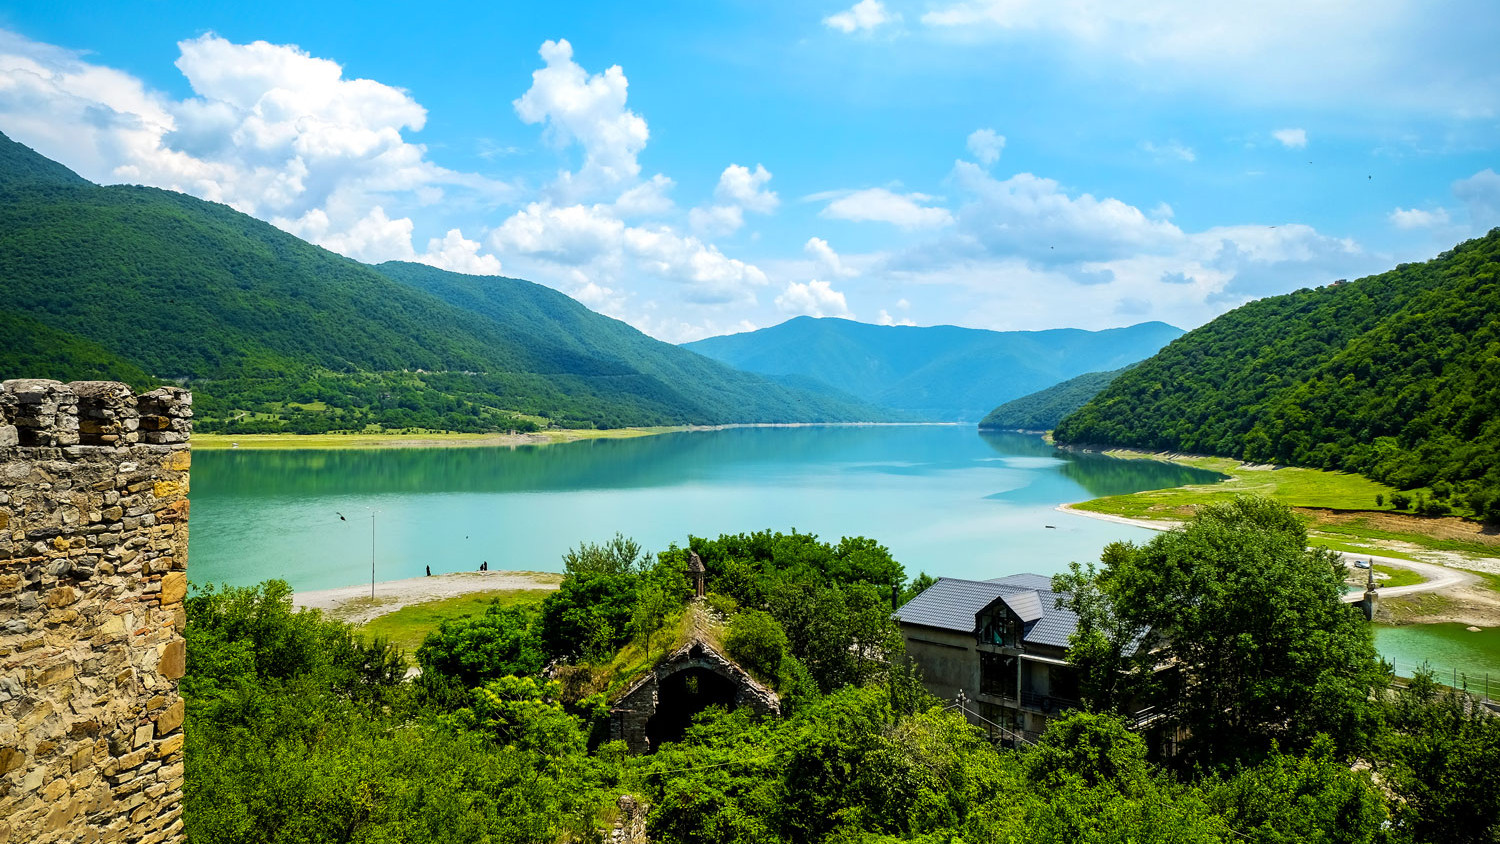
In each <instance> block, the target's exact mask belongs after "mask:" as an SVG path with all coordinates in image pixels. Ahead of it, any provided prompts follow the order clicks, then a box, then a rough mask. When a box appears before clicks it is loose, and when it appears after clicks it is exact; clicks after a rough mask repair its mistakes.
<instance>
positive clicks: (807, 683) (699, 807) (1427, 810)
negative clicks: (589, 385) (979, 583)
mask: <svg viewBox="0 0 1500 844" xmlns="http://www.w3.org/2000/svg"><path fill="white" fill-rule="evenodd" d="M1302 538H1305V537H1304V536H1303V535H1302V534H1301V527H1300V525H1299V524H1298V523H1297V522H1296V520H1295V519H1294V518H1292V517H1291V515H1290V514H1289V513H1288V512H1286V510H1285V508H1280V507H1279V506H1278V505H1274V504H1271V503H1269V502H1261V501H1254V500H1248V501H1244V502H1236V503H1235V504H1233V505H1226V506H1221V507H1218V508H1210V509H1209V510H1208V511H1207V512H1206V513H1205V514H1204V515H1203V516H1201V517H1200V518H1198V519H1196V520H1195V521H1194V522H1193V523H1192V524H1191V525H1189V526H1188V527H1187V528H1186V529H1184V530H1182V531H1179V532H1174V533H1170V534H1164V535H1163V536H1161V537H1158V538H1157V539H1154V540H1153V541H1152V542H1149V543H1146V544H1145V545H1142V546H1134V545H1128V544H1127V545H1116V546H1112V547H1111V548H1110V549H1109V550H1108V551H1107V552H1106V553H1105V555H1104V558H1105V559H1104V563H1103V566H1102V568H1099V567H1096V568H1095V569H1094V570H1093V571H1090V570H1089V569H1088V568H1087V567H1084V568H1079V569H1077V570H1075V571H1073V572H1071V573H1070V574H1069V575H1067V576H1065V577H1064V578H1063V579H1062V580H1060V582H1059V584H1058V585H1059V586H1069V587H1071V588H1072V590H1073V591H1072V593H1071V594H1072V595H1073V596H1074V597H1073V598H1072V599H1070V600H1071V605H1072V607H1073V609H1074V610H1075V611H1076V612H1078V613H1079V615H1080V618H1081V624H1080V632H1079V634H1078V636H1077V637H1076V639H1075V641H1074V647H1073V650H1072V652H1071V658H1072V659H1073V660H1074V661H1075V663H1077V664H1079V665H1080V666H1081V667H1082V669H1083V674H1084V677H1085V683H1084V690H1085V693H1086V694H1085V696H1086V698H1087V707H1086V709H1084V710H1080V711H1076V712H1071V713H1068V714H1066V715H1063V716H1061V717H1058V718H1056V719H1054V720H1053V721H1052V723H1051V724H1050V726H1049V728H1048V730H1047V732H1046V733H1045V734H1044V735H1043V736H1042V738H1041V740H1040V741H1039V742H1038V743H1037V744H1035V745H1034V746H1024V747H1018V748H1009V749H1008V748H1003V747H997V746H996V745H994V744H992V743H991V742H990V741H989V740H988V738H987V737H986V736H985V734H984V733H983V732H981V731H980V730H978V729H976V728H975V727H973V726H972V725H971V724H970V723H969V722H968V721H967V720H966V719H965V718H964V716H963V715H962V714H960V713H958V712H956V711H954V708H953V706H952V705H951V704H949V703H948V702H945V701H938V700H935V699H933V698H931V697H930V696H929V695H927V693H926V692H925V691H924V690H923V688H922V686H921V683H920V671H919V669H918V668H916V667H914V666H912V665H911V663H910V662H909V661H908V660H906V659H905V658H904V657H903V655H902V649H901V639H900V635H899V631H898V630H897V629H896V627H895V625H894V623H893V621H892V616H891V611H890V597H891V590H892V589H894V590H896V591H897V595H898V600H904V599H906V598H907V597H909V596H911V595H914V594H915V593H916V592H918V591H920V590H921V589H922V588H925V586H926V584H927V583H929V582H930V579H929V578H927V577H926V576H925V575H924V576H919V577H917V578H907V577H906V575H905V573H904V571H903V568H902V566H901V565H900V564H899V563H898V562H897V561H895V560H894V559H892V558H891V557H890V555H889V553H888V552H887V551H886V550H885V549H884V548H883V547H881V546H880V545H879V544H878V543H875V542H873V541H871V540H868V539H859V538H848V539H844V540H841V541H840V542H837V543H829V542H822V541H820V540H818V539H817V538H816V537H813V536H810V535H807V534H799V533H791V534H784V533H774V532H760V533H752V534H741V535H726V536H721V537H719V538H717V539H713V540H708V539H700V538H690V539H689V541H688V543H687V545H686V546H684V547H676V546H673V547H669V548H668V549H666V550H665V551H662V552H659V553H656V554H649V553H646V552H644V551H643V550H642V549H641V548H640V547H639V546H638V545H637V544H635V543H634V542H632V541H630V540H628V539H626V538H624V537H618V536H617V537H616V538H615V539H614V540H611V541H610V542H606V543H603V544H598V545H594V544H588V543H585V544H583V545H580V546H578V547H577V548H575V549H574V550H573V551H571V552H570V553H569V555H568V556H567V558H566V559H565V560H564V565H565V569H566V573H565V576H564V579H563V582H562V585H561V587H560V588H559V589H558V591H557V592H556V594H554V595H551V596H549V597H548V598H547V599H546V600H545V601H543V602H541V603H540V605H537V606H521V607H506V606H500V605H495V606H493V607H491V608H490V609H489V610H487V611H486V612H484V613H483V614H482V615H478V616H473V617H467V618H460V619H452V620H448V621H446V622H444V623H443V624H442V625H441V627H440V628H439V630H437V631H436V632H434V633H433V634H432V635H431V636H430V637H429V638H428V639H427V641H426V642H425V643H424V644H423V645H422V646H421V648H419V649H418V651H417V653H416V655H415V656H416V660H417V662H418V664H419V665H420V666H421V667H422V669H423V670H422V673H421V675H420V677H419V678H417V679H416V680H414V681H409V682H402V680H401V677H402V675H403V672H404V669H405V663H404V659H403V656H402V655H401V654H399V653H396V652H395V651H393V650H392V649H391V648H390V647H389V646H388V645H387V644H386V643H384V642H380V641H373V642H370V641H365V640H364V639H362V638H361V637H360V636H359V635H358V634H357V632H356V631H354V630H352V629H351V628H349V627H348V626H346V625H344V624H342V623H339V622H336V621H332V620H329V619H327V618H324V617H322V616H321V615H320V614H318V613H317V612H314V611H301V612H294V611H293V610H292V608H291V603H290V595H289V590H288V588H287V587H286V585H285V584H284V583H278V582H274V581H273V582H268V583H266V584H262V585H261V586H259V587H255V588H241V589H222V590H216V589H206V590H203V591H201V592H199V593H197V594H195V595H194V596H193V597H190V598H189V601H188V612H189V621H188V626H187V636H188V642H189V652H188V653H189V657H188V658H189V673H188V676H187V677H186V678H184V681H183V691H184V694H185V696H186V697H187V699H188V701H189V708H188V717H189V720H188V729H187V736H188V742H189V748H188V754H187V759H188V773H187V785H186V789H187V791H186V800H187V805H186V812H185V819H186V824H187V828H188V832H189V834H190V836H191V837H192V838H193V839H194V840H202V841H224V842H240V841H245V842H250V841H255V842H314V841H318V842H323V841H362V842H364V841H368V842H374V841H393V840H400V841H410V842H421V841H433V842H438V841H441V842H465V841H474V842H480V841H517V842H519V841H591V840H598V838H597V836H599V835H600V832H599V830H600V829H601V828H602V827H607V826H608V824H609V822H610V819H611V818H612V817H613V815H612V811H613V810H612V807H613V805H614V803H615V800H616V798H617V797H618V796H619V795H621V794H625V793H629V794H632V795H634V796H635V797H637V798H638V799H640V800H641V801H643V802H645V803H646V804H648V805H649V807H650V808H649V810H648V815H647V827H648V833H649V835H650V836H651V839H652V840H653V841H659V842H825V841H826V842H843V841H854V840H859V841H875V842H886V841H889V842H895V841H922V842H939V841H942V842H957V841H1014V842H1022V841H1039V842H1053V841H1055V842H1078V841H1088V842H1126V841H1133V842H1156V841H1161V842H1167V841H1172V842H1183V841H1188V842H1199V841H1202V842H1210V841H1214V842H1218V841H1245V840H1251V841H1258V842H1282V841H1328V842H1335V841H1337V842H1346V841H1347V842H1478V841H1492V840H1494V839H1495V836H1496V835H1497V834H1500V826H1497V821H1500V780H1497V776H1500V774H1497V773H1496V771H1495V769H1494V766H1493V764H1492V763H1493V759H1494V758H1497V756H1496V754H1500V721H1497V719H1495V718H1494V717H1492V716H1490V715H1488V714H1486V713H1484V712H1482V711H1481V710H1479V709H1478V708H1476V707H1475V705H1474V704H1473V702H1472V700H1471V699H1470V698H1468V697H1467V696H1465V695H1462V694H1459V693H1454V692H1452V691H1449V690H1447V689H1444V688H1442V687H1439V686H1437V685H1436V684H1435V683H1434V682H1433V681H1432V679H1431V677H1418V678H1417V679H1416V680H1414V681H1412V682H1411V683H1409V684H1407V685H1405V686H1404V687H1402V688H1400V689H1398V690H1392V689H1391V688H1390V687H1389V685H1388V684H1389V680H1390V678H1389V673H1388V670H1387V669H1386V668H1385V667H1384V666H1383V665H1382V664H1381V663H1380V662H1379V661H1378V660H1377V659H1376V657H1375V656H1374V652H1373V649H1372V648H1371V646H1370V641H1369V633H1368V630H1367V628H1365V627H1364V626H1363V624H1362V622H1360V621H1358V619H1357V617H1355V616H1354V615H1353V613H1352V611H1351V610H1350V609H1349V608H1348V607H1345V606H1344V605H1343V604H1341V603H1340V602H1339V601H1338V598H1337V595H1336V594H1335V593H1334V592H1333V588H1334V587H1333V585H1334V583H1335V581H1336V579H1337V577H1338V575H1339V571H1338V570H1337V566H1336V564H1335V561H1333V560H1331V559H1328V558H1326V557H1324V556H1323V555H1322V554H1320V553H1317V552H1309V551H1307V550H1306V548H1305V545H1304V544H1302V543H1301V539H1302ZM690 552H691V553H697V554H698V555H699V556H700V558H701V559H702V561H703V563H704V566H705V568H706V569H707V570H708V573H709V574H708V577H709V584H710V587H711V589H712V592H711V594H710V596H709V599H708V601H707V602H706V605H698V604H695V603H693V602H691V601H690V599H689V595H690V587H689V585H688V581H687V578H686V577H685V576H684V574H685V571H686V562H687V560H686V557H687V555H688V553H690ZM692 613H700V614H701V613H706V614H707V615H708V616H709V617H712V618H715V619H717V621H716V622H715V630H716V631H717V632H713V633H712V634H711V635H713V636H716V637H718V639H717V641H718V643H719V644H721V645H722V646H723V647H724V648H725V649H726V650H727V651H728V652H729V653H730V654H731V655H732V656H733V657H734V658H735V659H736V660H737V661H739V662H740V663H741V664H742V665H743V666H745V667H746V668H747V670H750V671H751V672H752V673H753V674H755V675H756V676H757V677H758V678H759V679H761V680H763V681H764V682H766V683H767V684H768V685H770V686H771V687H772V688H774V689H776V690H777V691H778V693H779V694H780V696H781V697H782V700H783V703H784V713H785V717H783V718H769V719H755V718H752V717H750V716H749V715H748V714H747V713H746V712H745V711H743V710H733V711H726V710H723V709H722V708H717V707H714V708H709V709H707V710H705V711H704V712H702V713H700V714H699V715H698V716H697V717H696V719H695V720H694V722H693V724H692V726H691V727H689V728H688V729H687V731H686V733H685V735H683V737H682V739H681V740H680V741H675V742H668V743H665V744H663V745H662V746H660V747H658V748H657V749H656V752H654V753H651V754H646V755H630V754H628V753H626V752H625V748H624V746H623V745H622V744H620V743H618V742H611V741H609V740H608V731H607V729H605V727H604V725H605V724H606V723H607V715H608V702H609V696H610V694H611V693H613V692H614V691H617V690H618V689H620V688H622V687H623V686H624V685H625V684H626V683H628V682H629V681H630V679H631V678H632V677H634V676H639V673H640V672H641V671H644V670H647V669H648V668H649V666H650V665H651V664H652V663H653V661H654V660H655V659H658V658H660V655H661V654H663V653H665V652H666V651H667V649H669V648H670V647H672V646H674V644H676V643H678V642H679V641H680V640H681V637H682V636H683V635H684V628H683V626H682V625H683V624H684V619H685V618H689V617H690V614H692ZM1168 628H1170V629H1171V630H1174V631H1176V635H1174V636H1172V637H1161V638H1152V637H1153V636H1155V635H1156V631H1161V630H1164V629H1168ZM700 632H701V631H700ZM1147 655H1150V658H1149V659H1148V657H1147ZM1163 661H1170V662H1172V663H1173V664H1176V665H1179V666H1184V667H1188V668H1191V671H1184V672H1181V673H1178V674H1176V675H1172V674H1170V673H1168V674H1163V673H1162V672H1159V671H1155V670H1151V668H1150V667H1151V666H1155V665H1158V664H1160V663H1161V662H1163ZM1153 684H1155V685H1156V686H1159V687H1160V688H1156V689H1153V688H1151V687H1152V686H1153ZM1153 693H1154V694H1157V695H1159V696H1158V697H1157V699H1158V700H1161V701H1175V702H1176V703H1174V704H1173V705H1171V706H1167V707H1164V709H1163V718H1164V719H1166V720H1165V721H1163V722H1161V723H1162V724H1163V725H1166V724H1170V725H1171V729H1167V728H1166V727H1165V726H1159V727H1157V728H1155V729H1146V730H1134V729H1131V728H1129V722H1128V721H1127V719H1126V717H1125V716H1124V715H1122V714H1121V710H1122V709H1128V707H1127V706H1126V701H1129V700H1133V699H1137V698H1139V696H1141V695H1144V694H1153ZM1131 711H1133V710H1131Z"/></svg>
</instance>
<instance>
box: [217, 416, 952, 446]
mask: <svg viewBox="0 0 1500 844" xmlns="http://www.w3.org/2000/svg"><path fill="white" fill-rule="evenodd" d="M970 424H972V423H966V422H734V423H729V424H725V425H667V426H661V427H645V428H556V429H552V430H547V431H533V432H527V433H516V434H494V433H491V434H459V433H449V432H430V433H423V434H387V433H380V434H194V435H193V439H192V445H193V448H194V449H201V450H203V451H233V450H245V449H249V450H255V451H300V450H325V449H326V450H339V449H348V450H358V449H387V448H518V447H520V446H542V445H561V444H564V443H572V442H581V441H583V440H624V439H635V438H637V437H651V436H655V435H657V434H676V433H685V432H691V431H728V430H732V429H735V428H875V427H917V426H940V427H943V426H946V427H962V426H964V425H970Z"/></svg>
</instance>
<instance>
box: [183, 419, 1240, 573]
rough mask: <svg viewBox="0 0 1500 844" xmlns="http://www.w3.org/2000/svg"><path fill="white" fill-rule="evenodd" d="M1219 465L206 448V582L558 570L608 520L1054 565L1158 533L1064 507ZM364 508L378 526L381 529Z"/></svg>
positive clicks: (1025, 457) (859, 445)
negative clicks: (855, 540)
mask: <svg viewBox="0 0 1500 844" xmlns="http://www.w3.org/2000/svg"><path fill="white" fill-rule="evenodd" d="M1216 477H1218V476H1217V475H1215V474H1213V473H1209V472H1204V471H1201V470H1196V469H1191V468H1186V467H1182V466H1174V465H1171V464H1167V463H1161V462H1156V461H1149V460H1118V459H1114V458H1110V457H1105V456H1102V455H1097V454H1076V453H1071V452H1067V451H1061V450H1058V449H1056V448H1053V447H1052V446H1049V445H1047V444H1046V443H1045V442H1043V441H1042V440H1041V438H1039V437H1036V436H1027V435H1021V434H1002V433H993V434H992V433H983V434H981V433H979V432H978V431H976V429H974V428H973V427H960V426H848V427H844V426H828V427H791V428H734V429H728V430H721V431H694V432H684V433H676V434H663V435H659V436H652V437H641V438H637V439H625V440H586V441H582V442H577V443H571V444H567V445H553V446H541V447H523V448H515V449H510V448H435V449H382V450H362V451H347V450H338V451H295V450H289V451H251V450H243V451H234V450H230V451H201V452H197V453H195V454H194V455H193V516H192V534H191V536H192V540H191V541H192V545H191V550H190V553H191V559H192V565H191V566H190V567H189V573H190V575H191V577H192V579H193V581H194V582H195V583H199V584H202V583H230V584H239V585H243V584H251V583H256V582H259V581H261V580H264V579H266V578H271V577H278V578H283V579H285V580H287V581H289V582H290V583H291V584H292V586H293V587H294V588H295V589H299V590H303V589H322V588H328V587H335V586H345V585H350V584H356V583H361V582H366V583H368V582H369V580H370V558H371V551H372V546H373V551H374V556H375V576H376V578H377V579H379V580H394V579H398V578H406V577H416V576H420V575H421V574H423V573H424V571H425V570H426V568H427V567H429V566H430V567H431V569H432V571H433V573H434V574H437V573H443V572H450V571H465V570H467V571H473V570H475V569H477V568H479V566H480V564H481V563H483V562H486V561H487V562H488V563H489V567H490V569H492V570H496V569H513V570H514V569H525V570H538V571H558V570H560V568H561V562H560V560H561V556H562V554H563V552H565V551H566V550H567V549H568V548H570V547H573V546H575V545H576V544H577V543H579V542H580V541H592V542H598V541H603V540H605V539H608V538H609V537H611V536H613V535H614V534H615V532H617V531H618V532H620V533H623V534H625V535H627V536H631V537H634V538H635V539H636V540H637V541H639V542H641V543H642V544H643V545H644V546H645V547H646V548H648V549H658V550H659V549H662V548H665V547H667V545H668V544H669V543H672V542H676V543H678V544H685V543H686V541H687V538H688V536H689V534H692V535H695V536H717V535H719V534H721V533H731V532H732V533H738V532H744V531H757V530H765V529H772V530H781V531H790V530H793V529H795V530H798V531H801V532H805V533H813V534H817V535H818V536H820V537H822V538H824V539H833V540H837V539H838V538H839V537H841V536H856V535H863V536H869V537H872V538H874V539H876V540H878V541H879V542H881V543H882V544H884V545H886V546H887V547H888V548H890V549H891V552H892V553H893V554H894V555H895V556H896V558H897V559H898V560H900V561H901V562H902V563H903V564H904V565H905V566H906V570H907V572H908V573H909V574H912V575H915V574H916V573H917V572H919V571H927V572H931V573H933V574H937V575H948V576H953V577H967V578H976V579H981V578H991V577H999V576H1002V575H1006V574H1012V573H1015V572H1022V571H1032V572H1038V573H1043V574H1051V573H1055V572H1058V571H1061V570H1063V569H1065V568H1066V566H1067V564H1068V563H1069V562H1070V561H1073V560H1079V561H1087V560H1096V559H1098V555H1099V551H1100V549H1101V548H1103V546H1104V545H1105V544H1107V543H1109V542H1112V541H1115V540H1120V539H1129V540H1135V541H1142V540H1145V539H1146V538H1148V537H1149V536H1150V535H1151V532H1150V531H1147V530H1143V529H1140V528H1135V527H1130V526H1126V525H1118V524H1113V523H1111V522H1106V521H1100V520H1097V519H1091V518H1087V517H1083V516H1077V515H1071V514H1067V513H1062V512H1058V511H1057V510H1056V509H1054V508H1056V506H1057V505H1059V504H1062V503H1065V502H1072V501H1081V500H1086V499H1089V498H1096V497H1098V496H1101V495H1113V494H1117V493H1125V492H1133V491H1137V490H1144V489H1160V488H1164V487H1171V486H1178V485H1180V484H1185V483H1203V482H1207V481H1210V480H1212V479H1214V478H1216ZM372 513H373V528H374V540H373V543H372V540H371V528H372Z"/></svg>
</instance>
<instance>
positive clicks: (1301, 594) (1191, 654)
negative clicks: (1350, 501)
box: [1058, 497, 1388, 765]
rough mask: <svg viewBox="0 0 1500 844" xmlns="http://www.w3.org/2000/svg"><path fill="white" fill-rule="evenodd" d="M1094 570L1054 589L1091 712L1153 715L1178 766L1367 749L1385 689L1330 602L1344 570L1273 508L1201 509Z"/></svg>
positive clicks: (1354, 619) (1337, 595) (1357, 626)
mask: <svg viewBox="0 0 1500 844" xmlns="http://www.w3.org/2000/svg"><path fill="white" fill-rule="evenodd" d="M1103 563H1104V567H1103V569H1102V570H1101V571H1098V572H1095V571H1094V570H1093V568H1092V566H1090V568H1089V569H1088V570H1082V569H1080V568H1079V567H1078V565H1077V564H1076V563H1075V564H1074V565H1073V571H1072V573H1071V574H1069V575H1064V576H1061V577H1059V578H1058V585H1059V586H1060V587H1062V588H1064V589H1066V590H1067V591H1068V592H1070V593H1071V594H1072V599H1071V601H1072V605H1073V608H1074V609H1075V610H1076V611H1077V612H1078V613H1079V627H1078V631H1077V633H1075V637H1074V641H1073V643H1072V647H1071V649H1070V650H1069V659H1070V660H1071V661H1073V662H1074V663H1075V664H1077V665H1078V666H1079V669H1080V672H1081V674H1082V676H1083V678H1084V680H1085V682H1084V684H1083V685H1084V688H1085V693H1086V694H1087V696H1088V697H1089V698H1091V699H1092V700H1093V702H1094V703H1095V704H1096V705H1100V706H1111V705H1114V706H1118V705H1119V704H1121V703H1123V702H1125V701H1132V700H1134V701H1140V700H1153V701H1158V704H1157V707H1158V710H1159V714H1160V715H1161V716H1162V721H1161V722H1160V723H1159V724H1158V727H1159V728H1160V729H1162V730H1164V731H1166V732H1168V733H1172V734H1182V735H1185V736H1186V738H1185V740H1184V741H1183V745H1182V747H1180V748H1177V749H1176V750H1177V751H1178V753H1179V754H1180V756H1179V758H1181V759H1184V760H1192V761H1194V762H1196V763H1202V764H1209V765H1220V764H1224V763H1231V762H1240V761H1244V760H1247V759H1249V760H1258V759H1260V758H1262V757H1264V756H1265V755H1266V754H1268V753H1270V752H1271V750H1272V749H1273V748H1276V747H1280V748H1281V749H1283V750H1296V751H1303V750H1306V749H1307V748H1309V747H1310V746H1311V745H1312V743H1313V740H1314V739H1315V738H1316V737H1318V736H1323V737H1326V738H1330V739H1332V740H1333V741H1334V742H1335V744H1336V747H1337V749H1338V750H1339V751H1340V752H1343V753H1349V752H1353V751H1357V750H1362V749H1365V748H1367V747H1368V746H1369V740H1370V735H1371V734H1372V733H1373V732H1374V729H1375V722H1376V721H1377V720H1378V714H1377V713H1376V709H1377V707H1376V706H1375V704H1374V703H1373V702H1372V700H1373V698H1374V697H1375V696H1376V695H1377V694H1378V692H1379V690H1380V689H1381V688H1383V687H1384V686H1385V684H1386V683H1387V682H1388V675H1387V674H1386V672H1385V670H1384V668H1383V666H1382V665H1381V663H1380V662H1379V661H1378V660H1377V659H1376V656H1375V647H1374V644H1373V643H1372V641H1371V638H1370V631H1369V627H1368V625H1366V624H1365V621H1364V617H1363V616H1362V615H1360V614H1359V611H1358V610H1357V608H1355V607H1354V606H1352V605H1349V604H1346V603H1344V602H1343V601H1342V597H1341V596H1342V594H1343V582H1344V567H1343V563H1342V562H1340V561H1339V557H1338V555H1337V554H1336V553H1334V552H1332V551H1329V550H1327V549H1324V548H1317V549H1310V548H1308V547H1307V531H1306V529H1305V528H1304V527H1303V526H1302V523H1301V522H1300V521H1298V520H1297V517H1296V516H1295V515H1293V513H1292V512H1291V510H1290V509H1288V508H1287V507H1286V506H1284V505H1282V504H1278V503H1276V502H1274V501H1271V500H1270V499H1266V498H1251V497H1243V498H1238V499H1236V500H1234V501H1233V502H1230V503H1226V504H1216V505H1210V506H1206V507H1204V508H1202V509H1200V510H1199V511H1198V512H1197V514H1196V515H1194V517H1193V518H1192V520H1190V521H1189V522H1188V523H1187V525H1186V526H1184V527H1183V528H1182V529H1180V530H1174V531H1169V532H1166V533H1161V534H1157V535H1156V536H1154V537H1152V539H1151V540H1150V541H1149V542H1147V543H1145V544H1144V545H1139V546H1137V545H1134V544H1132V543H1128V542H1120V543H1114V544H1112V545H1110V546H1108V547H1107V548H1105V550H1104V554H1103ZM1163 665H1169V666H1172V668H1171V669H1169V670H1162V666H1163Z"/></svg>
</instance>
